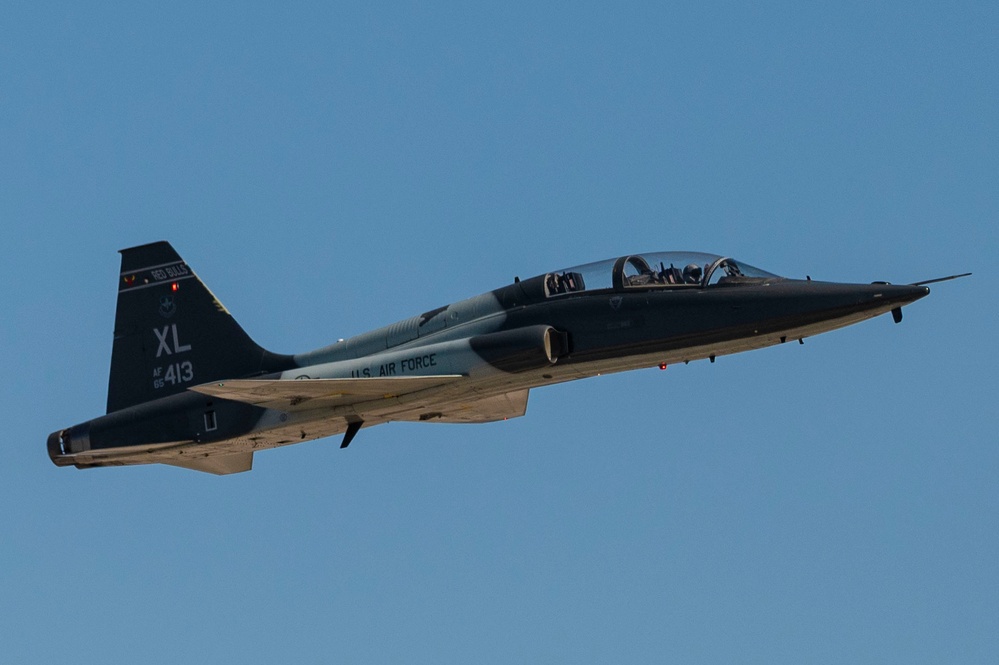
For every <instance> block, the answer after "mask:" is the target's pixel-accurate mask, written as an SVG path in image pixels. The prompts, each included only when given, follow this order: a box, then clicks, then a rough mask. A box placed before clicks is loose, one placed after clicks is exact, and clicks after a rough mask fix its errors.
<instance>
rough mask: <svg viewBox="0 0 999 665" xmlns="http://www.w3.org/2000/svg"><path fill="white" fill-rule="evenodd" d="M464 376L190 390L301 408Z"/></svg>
mask: <svg viewBox="0 0 999 665" xmlns="http://www.w3.org/2000/svg"><path fill="white" fill-rule="evenodd" d="M462 378H464V377H463V376H462V375H460V374H443V375H439V376H392V377H373V378H357V379H233V380H231V381H217V382H215V383H204V384H202V385H200V386H193V387H192V388H191V390H194V391H196V392H199V393H202V394H205V395H211V396H213V397H219V398H222V399H228V400H233V401H235V402H244V403H246V404H254V405H256V406H262V407H265V408H269V409H279V410H282V411H289V410H296V411H302V410H306V409H313V408H317V407H331V406H342V405H348V404H354V403H356V402H363V401H368V400H374V399H389V398H392V397H399V396H400V395H406V394H408V393H412V392H416V391H418V390H424V389H426V388H434V387H436V386H442V385H444V384H447V383H451V382H453V381H457V380H459V379H462Z"/></svg>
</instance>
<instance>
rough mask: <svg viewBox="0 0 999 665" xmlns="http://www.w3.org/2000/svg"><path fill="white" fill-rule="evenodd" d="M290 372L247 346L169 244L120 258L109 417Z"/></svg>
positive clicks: (282, 362)
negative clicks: (232, 382)
mask: <svg viewBox="0 0 999 665" xmlns="http://www.w3.org/2000/svg"><path fill="white" fill-rule="evenodd" d="M291 366H293V362H292V360H291V356H282V355H277V354H273V353H270V352H269V351H265V350H264V349H263V348H261V347H260V346H258V345H257V344H256V343H255V342H254V341H253V340H252V339H250V337H249V335H247V334H246V332H244V331H243V329H242V328H241V327H240V325H239V324H238V323H236V320H235V319H234V318H233V317H232V315H231V314H229V311H228V310H227V309H226V308H225V307H224V306H223V305H222V303H221V302H219V300H218V299H217V298H216V297H215V296H214V295H213V294H212V292H211V291H209V290H208V288H207V287H206V286H205V285H204V284H203V283H202V282H201V280H200V279H198V276H197V275H195V274H194V271H193V270H191V268H190V266H188V265H187V264H186V263H185V262H184V260H183V259H182V258H180V255H179V254H177V252H176V251H175V250H174V248H173V247H171V246H170V243H168V242H162V241H161V242H154V243H151V244H149V245H142V246H139V247H132V248H130V249H124V250H122V251H121V275H120V276H119V277H118V307H117V311H116V314H115V322H114V346H113V348H112V352H111V377H110V381H109V383H108V405H107V407H108V408H107V410H108V413H111V412H112V411H118V410H120V409H124V408H127V407H130V406H134V405H136V404H142V403H143V402H148V401H151V400H154V399H158V398H161V397H167V396H168V395H172V394H175V393H179V392H182V391H184V390H186V389H187V388H189V387H191V386H194V385H197V384H199V383H206V382H209V381H216V380H219V379H232V378H240V377H246V376H251V375H254V374H260V373H264V372H274V371H280V370H283V369H286V368H288V367H291Z"/></svg>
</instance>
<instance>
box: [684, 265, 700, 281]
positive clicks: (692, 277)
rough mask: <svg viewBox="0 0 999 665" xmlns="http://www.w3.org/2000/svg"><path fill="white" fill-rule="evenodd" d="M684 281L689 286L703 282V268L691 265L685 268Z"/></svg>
mask: <svg viewBox="0 0 999 665" xmlns="http://www.w3.org/2000/svg"><path fill="white" fill-rule="evenodd" d="M683 281H684V282H685V283H687V284H699V283H700V282H701V266H699V265H697V264H696V263H691V264H690V265H688V266H687V267H686V268H684V269H683Z"/></svg>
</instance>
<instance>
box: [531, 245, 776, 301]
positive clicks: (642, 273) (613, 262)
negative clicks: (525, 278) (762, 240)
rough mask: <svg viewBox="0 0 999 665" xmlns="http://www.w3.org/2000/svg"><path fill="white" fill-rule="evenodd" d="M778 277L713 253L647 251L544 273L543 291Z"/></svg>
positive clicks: (688, 285) (696, 284) (704, 283)
mask: <svg viewBox="0 0 999 665" xmlns="http://www.w3.org/2000/svg"><path fill="white" fill-rule="evenodd" d="M778 278H779V277H778V275H774V274H773V273H769V272H767V271H765V270H760V269H759V268H754V267H753V266H751V265H749V264H747V263H743V262H742V261H736V260H735V259H732V258H729V257H724V256H718V255H715V254H705V253H702V252H651V253H647V254H631V255H629V256H622V257H619V258H616V259H607V260H606V261H597V262H596V263H587V264H585V265H581V266H576V267H573V268H567V269H565V270H558V271H555V272H551V273H548V274H547V275H545V292H546V293H547V294H548V295H549V296H555V295H563V294H567V293H577V292H579V291H596V290H599V289H614V290H625V289H633V288H677V289H680V288H704V287H709V286H716V285H734V284H746V283H754V282H759V281H760V280H767V279H778Z"/></svg>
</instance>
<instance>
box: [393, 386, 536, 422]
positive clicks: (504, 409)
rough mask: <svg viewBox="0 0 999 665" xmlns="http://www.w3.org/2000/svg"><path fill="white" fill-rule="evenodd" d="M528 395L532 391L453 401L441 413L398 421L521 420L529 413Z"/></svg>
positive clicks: (436, 412)
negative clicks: (520, 418)
mask: <svg viewBox="0 0 999 665" xmlns="http://www.w3.org/2000/svg"><path fill="white" fill-rule="evenodd" d="M528 393H530V390H528V389H527V388H525V389H523V390H515V391H513V392H509V393H504V394H502V395H493V396H491V397H481V398H479V399H472V398H467V399H460V400H452V401H450V402H449V403H447V404H446V405H445V406H443V407H442V408H441V410H440V411H432V412H430V413H426V412H425V413H421V414H420V415H419V417H418V418H398V419H399V420H414V421H416V420H419V421H421V422H433V423H491V422H493V421H496V420H507V419H509V418H519V417H521V416H522V415H524V414H525V413H527V397H528Z"/></svg>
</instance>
